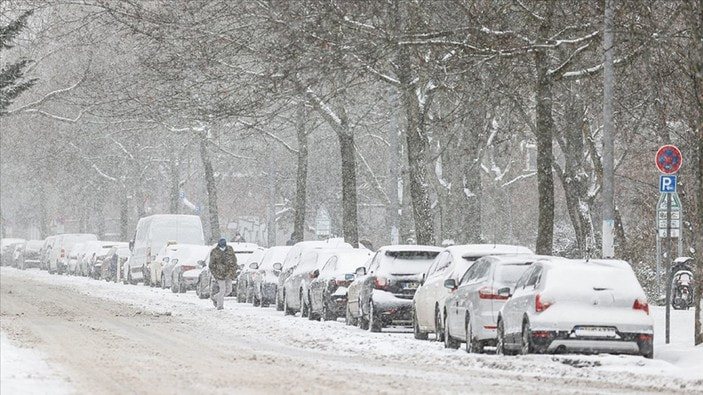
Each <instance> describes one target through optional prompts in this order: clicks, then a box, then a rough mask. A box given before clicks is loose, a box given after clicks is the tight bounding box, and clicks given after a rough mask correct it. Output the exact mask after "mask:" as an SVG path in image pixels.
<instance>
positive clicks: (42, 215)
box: [39, 183, 49, 239]
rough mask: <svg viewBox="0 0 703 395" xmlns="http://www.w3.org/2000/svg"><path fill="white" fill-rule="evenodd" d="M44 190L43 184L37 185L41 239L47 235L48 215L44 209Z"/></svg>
mask: <svg viewBox="0 0 703 395" xmlns="http://www.w3.org/2000/svg"><path fill="white" fill-rule="evenodd" d="M46 203H47V202H46V190H45V189H44V184H42V183H40V185H39V232H40V234H41V238H42V239H46V238H47V236H49V222H48V221H49V215H48V213H47V209H46Z"/></svg>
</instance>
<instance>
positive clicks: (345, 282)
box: [332, 279, 351, 287]
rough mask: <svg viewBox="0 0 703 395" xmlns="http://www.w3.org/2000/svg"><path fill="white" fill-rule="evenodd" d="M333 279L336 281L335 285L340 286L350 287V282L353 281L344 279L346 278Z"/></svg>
mask: <svg viewBox="0 0 703 395" xmlns="http://www.w3.org/2000/svg"><path fill="white" fill-rule="evenodd" d="M332 281H334V283H335V285H336V286H338V287H348V286H349V284H351V281H349V280H344V279H336V280H332Z"/></svg>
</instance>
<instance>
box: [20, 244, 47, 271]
mask: <svg viewBox="0 0 703 395" xmlns="http://www.w3.org/2000/svg"><path fill="white" fill-rule="evenodd" d="M43 245H44V240H28V241H27V243H26V244H25V245H24V248H23V249H22V253H21V256H20V262H19V268H20V269H22V270H24V269H27V268H38V267H40V266H41V248H42V246H43Z"/></svg>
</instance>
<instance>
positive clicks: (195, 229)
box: [124, 214, 205, 285]
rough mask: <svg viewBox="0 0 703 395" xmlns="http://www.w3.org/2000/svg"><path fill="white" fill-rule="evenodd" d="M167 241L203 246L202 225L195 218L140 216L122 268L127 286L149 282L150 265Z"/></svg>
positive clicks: (176, 215) (185, 216)
mask: <svg viewBox="0 0 703 395" xmlns="http://www.w3.org/2000/svg"><path fill="white" fill-rule="evenodd" d="M169 240H172V241H175V242H176V243H179V244H194V245H200V246H202V245H205V237H204V236H203V224H202V222H201V221H200V217H198V216H197V215H179V214H159V215H152V216H149V217H143V218H141V219H140V220H139V222H138V223H137V229H136V231H135V234H134V239H133V240H132V242H131V247H132V255H131V256H130V259H129V261H127V264H126V265H125V269H124V270H125V273H124V278H125V279H126V281H127V282H128V283H130V284H136V283H138V282H140V281H144V284H146V285H149V284H150V283H151V278H150V277H151V267H150V266H151V262H152V261H153V260H154V257H155V253H156V252H158V250H159V249H160V248H161V247H162V246H164V245H166V242H168V241H169Z"/></svg>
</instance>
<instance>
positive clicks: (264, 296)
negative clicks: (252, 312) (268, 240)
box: [252, 246, 292, 307]
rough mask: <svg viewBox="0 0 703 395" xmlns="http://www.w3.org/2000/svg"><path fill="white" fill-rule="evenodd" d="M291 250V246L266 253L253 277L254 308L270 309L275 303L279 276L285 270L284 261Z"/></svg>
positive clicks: (276, 248)
mask: <svg viewBox="0 0 703 395" xmlns="http://www.w3.org/2000/svg"><path fill="white" fill-rule="evenodd" d="M291 248H292V247H291V246H275V247H271V248H268V249H267V250H266V252H264V255H263V256H262V257H261V261H260V263H259V264H258V265H257V268H256V272H255V273H254V274H253V275H252V286H253V288H254V300H253V301H252V303H253V304H254V306H261V307H268V306H269V305H270V304H271V303H275V301H276V288H277V287H278V275H279V274H280V273H281V269H282V268H283V260H284V259H285V258H286V254H287V253H288V251H290V249H291Z"/></svg>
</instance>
